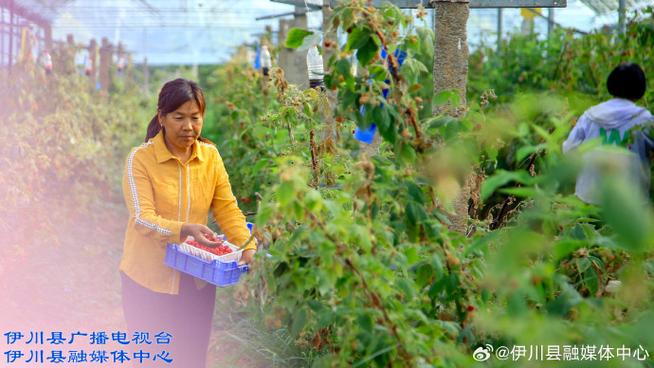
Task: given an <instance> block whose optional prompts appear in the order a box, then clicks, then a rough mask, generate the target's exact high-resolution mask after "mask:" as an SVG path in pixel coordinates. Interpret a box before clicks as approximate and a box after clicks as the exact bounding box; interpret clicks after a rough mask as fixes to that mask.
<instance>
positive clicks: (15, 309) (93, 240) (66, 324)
mask: <svg viewBox="0 0 654 368" xmlns="http://www.w3.org/2000/svg"><path fill="white" fill-rule="evenodd" d="M65 207H71V206H66V205H65V204H64V205H63V208H62V204H61V203H59V204H54V203H50V204H48V203H40V204H39V206H38V207H32V208H23V209H14V211H13V213H12V215H11V216H9V215H7V213H8V212H5V214H4V215H3V217H4V218H3V219H2V220H3V221H2V223H3V224H4V225H5V231H3V232H6V234H4V236H3V238H4V242H5V244H4V245H3V246H2V247H0V257H2V261H0V290H2V312H1V315H0V328H1V329H2V332H1V333H2V334H3V335H4V334H5V333H7V332H10V331H21V332H22V333H23V334H24V335H26V337H25V339H27V338H29V335H30V332H31V331H34V332H37V331H44V333H45V334H46V337H45V338H46V339H47V338H48V337H49V336H50V332H51V331H61V332H63V335H64V336H70V334H71V333H73V332H77V331H80V332H85V333H89V334H90V333H91V332H93V331H105V332H107V334H108V336H109V337H110V339H111V333H112V332H116V331H120V332H126V327H125V323H124V319H123V311H122V306H121V296H120V277H119V274H118V265H119V262H120V257H121V253H122V244H123V236H124V230H125V222H126V218H127V217H126V216H127V210H126V209H125V208H124V206H123V204H122V203H112V202H105V203H102V204H95V205H90V206H89V208H87V209H86V210H83V211H82V210H79V208H78V207H75V208H65ZM0 215H2V214H0ZM7 229H9V231H7ZM219 295H220V297H221V298H222V299H221V300H220V301H219V303H217V306H218V305H222V306H224V305H231V306H232V308H231V312H230V313H229V314H225V313H224V311H221V310H220V309H223V308H216V317H215V318H214V329H213V333H212V342H211V351H210V354H209V359H210V362H211V363H210V365H209V367H212V368H215V367H248V368H256V367H270V366H271V365H270V364H267V363H266V362H265V361H262V359H261V357H258V356H256V355H255V356H254V357H253V356H251V354H249V351H248V347H247V346H246V344H245V343H244V342H241V341H239V337H238V336H235V335H234V334H233V333H231V332H228V333H226V330H230V326H231V325H232V324H233V323H234V322H235V321H234V318H237V319H238V318H241V319H242V318H247V317H246V316H245V315H243V313H239V312H238V306H237V305H236V303H232V302H231V300H229V298H231V293H225V292H224V291H223V292H221V293H219ZM87 339H88V338H87ZM23 341H25V340H23ZM87 341H88V340H87ZM87 347H88V346H87ZM114 347H115V348H116V349H119V348H121V346H118V345H117V344H113V345H112V344H111V341H110V342H109V344H107V346H103V348H105V349H107V350H114V349H113V348H114ZM12 348H16V349H18V347H17V346H16V345H12V346H9V345H8V340H7V337H6V336H0V349H1V350H2V353H4V352H6V351H7V350H9V349H12ZM43 348H48V346H44V347H43ZM67 348H68V347H62V350H64V352H67V351H68V349H67ZM123 348H124V347H123ZM21 349H23V350H27V351H29V349H30V346H26V345H24V346H22V348H21ZM46 354H47V353H46ZM3 355H4V354H3ZM64 355H65V354H64ZM5 358H6V357H5V356H0V361H1V362H2V363H8V362H7V361H6V359H5ZM26 358H27V356H26V357H23V361H24V359H26ZM18 361H20V360H18ZM0 365H2V364H0ZM42 366H49V365H48V364H47V361H46V364H44V365H42ZM51 366H53V367H54V366H57V367H61V366H62V365H61V364H52V365H51ZM94 366H106V365H103V364H97V365H94ZM172 366H174V365H172Z"/></svg>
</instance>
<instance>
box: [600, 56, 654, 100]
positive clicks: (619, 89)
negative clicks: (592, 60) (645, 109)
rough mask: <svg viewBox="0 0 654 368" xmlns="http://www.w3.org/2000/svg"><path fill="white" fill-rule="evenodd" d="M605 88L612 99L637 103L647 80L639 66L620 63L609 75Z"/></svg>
mask: <svg viewBox="0 0 654 368" xmlns="http://www.w3.org/2000/svg"><path fill="white" fill-rule="evenodd" d="M606 86H607V87H608V90H609V93H610V94H611V95H613V96H614V97H619V98H626V99H628V100H632V101H638V100H640V99H641V98H643V96H644V95H645V91H646V90H647V78H646V77H645V72H644V71H643V69H642V68H641V67H640V65H638V64H636V63H622V64H620V65H618V66H617V67H616V68H615V69H613V71H612V72H611V74H609V78H608V79H607V81H606Z"/></svg>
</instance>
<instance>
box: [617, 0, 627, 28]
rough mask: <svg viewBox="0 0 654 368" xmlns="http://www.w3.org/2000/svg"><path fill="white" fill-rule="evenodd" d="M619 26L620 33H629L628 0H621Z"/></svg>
mask: <svg viewBox="0 0 654 368" xmlns="http://www.w3.org/2000/svg"><path fill="white" fill-rule="evenodd" d="M618 28H619V32H620V34H625V33H627V1H626V0H619V6H618Z"/></svg>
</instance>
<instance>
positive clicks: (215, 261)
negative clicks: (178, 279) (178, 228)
mask: <svg viewBox="0 0 654 368" xmlns="http://www.w3.org/2000/svg"><path fill="white" fill-rule="evenodd" d="M209 238H210V240H211V241H214V242H218V243H219V246H217V247H214V248H210V247H205V246H203V245H202V244H200V243H198V242H197V241H196V240H195V239H193V237H191V236H189V237H188V238H187V239H186V240H185V241H184V242H183V243H181V244H168V248H167V250H166V260H165V263H166V264H167V265H168V266H170V267H172V268H175V269H177V270H179V271H181V272H184V273H187V274H189V275H192V276H195V277H197V278H199V279H202V280H205V281H207V282H210V283H212V284H214V285H216V286H218V287H225V286H230V285H234V284H235V283H237V282H238V280H239V278H240V276H241V274H243V273H246V272H247V271H248V269H249V267H248V265H239V264H238V261H239V260H240V259H241V255H242V253H243V250H241V249H238V247H236V246H234V245H233V244H231V243H229V242H228V241H226V240H225V238H224V235H218V236H216V235H213V236H210V237H209Z"/></svg>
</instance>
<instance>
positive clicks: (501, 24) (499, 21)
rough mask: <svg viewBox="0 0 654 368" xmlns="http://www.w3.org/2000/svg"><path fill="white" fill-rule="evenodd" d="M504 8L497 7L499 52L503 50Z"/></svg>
mask: <svg viewBox="0 0 654 368" xmlns="http://www.w3.org/2000/svg"><path fill="white" fill-rule="evenodd" d="M503 13H504V9H502V8H498V9H497V52H498V53H499V52H500V51H501V50H502V32H503V29H502V26H503V19H502V18H503V17H502V15H503Z"/></svg>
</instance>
